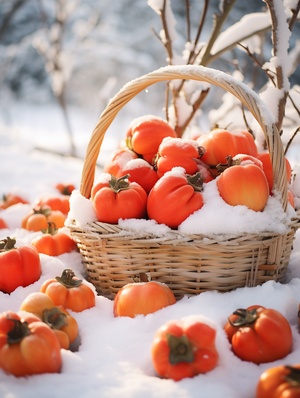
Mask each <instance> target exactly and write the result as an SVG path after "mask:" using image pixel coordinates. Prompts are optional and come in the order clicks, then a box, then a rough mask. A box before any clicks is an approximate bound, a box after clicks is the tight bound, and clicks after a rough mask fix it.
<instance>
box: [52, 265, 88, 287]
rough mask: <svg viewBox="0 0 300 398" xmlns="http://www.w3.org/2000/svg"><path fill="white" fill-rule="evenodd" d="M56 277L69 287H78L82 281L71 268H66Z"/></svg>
mask: <svg viewBox="0 0 300 398" xmlns="http://www.w3.org/2000/svg"><path fill="white" fill-rule="evenodd" d="M55 279H56V280H57V282H59V283H61V284H62V285H64V286H65V287H66V288H68V289H70V288H72V287H78V286H80V285H81V283H82V280H81V279H78V278H76V276H75V273H74V271H73V270H72V269H69V268H66V269H64V270H63V272H62V274H61V276H57V277H56V278H55Z"/></svg>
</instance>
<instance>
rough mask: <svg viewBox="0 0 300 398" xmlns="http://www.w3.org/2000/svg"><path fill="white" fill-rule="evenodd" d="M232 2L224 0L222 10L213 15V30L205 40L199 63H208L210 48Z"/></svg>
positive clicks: (233, 0)
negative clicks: (205, 43) (206, 40)
mask: <svg viewBox="0 0 300 398" xmlns="http://www.w3.org/2000/svg"><path fill="white" fill-rule="evenodd" d="M234 3H235V0H224V3H223V12H222V13H221V14H215V15H214V21H213V30H212V32H211V35H210V38H209V40H208V42H207V45H206V48H205V51H204V54H203V56H202V59H201V61H200V65H203V66H206V65H208V64H209V63H210V58H211V49H212V47H213V45H214V43H215V41H216V40H217V37H218V36H219V34H220V31H221V28H222V25H223V23H224V22H225V20H226V18H227V17H228V15H229V13H230V11H231V9H232V7H233V5H234Z"/></svg>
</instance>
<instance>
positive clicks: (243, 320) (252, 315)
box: [228, 308, 258, 327]
mask: <svg viewBox="0 0 300 398" xmlns="http://www.w3.org/2000/svg"><path fill="white" fill-rule="evenodd" d="M233 315H237V316H238V318H236V319H235V320H231V319H230V317H229V318H228V321H229V323H230V325H231V326H233V327H240V326H247V325H251V324H252V323H254V322H255V321H256V320H257V318H258V313H257V308H253V309H252V310H247V309H245V308H239V309H237V310H236V311H234V313H233Z"/></svg>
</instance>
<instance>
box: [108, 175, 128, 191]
mask: <svg viewBox="0 0 300 398" xmlns="http://www.w3.org/2000/svg"><path fill="white" fill-rule="evenodd" d="M129 177H130V175H129V174H126V175H124V176H122V177H120V178H116V177H115V176H113V175H112V176H111V180H110V181H109V186H110V188H111V189H112V190H113V191H114V192H115V193H118V192H120V191H124V190H125V189H128V188H129V184H130V182H129V181H128V178H129Z"/></svg>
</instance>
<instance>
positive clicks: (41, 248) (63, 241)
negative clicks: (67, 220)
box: [31, 223, 77, 256]
mask: <svg viewBox="0 0 300 398" xmlns="http://www.w3.org/2000/svg"><path fill="white" fill-rule="evenodd" d="M31 244H32V245H33V246H34V247H36V248H37V250H38V252H39V253H43V254H48V255H49V256H59V255H61V254H63V253H70V252H72V251H74V250H76V248H77V245H76V243H75V241H74V240H73V239H72V238H71V236H69V235H67V234H66V233H64V232H63V231H62V230H61V229H57V228H55V227H54V226H53V224H51V223H48V228H47V230H46V231H45V232H44V233H43V234H42V235H40V236H36V237H35V238H33V239H32V241H31Z"/></svg>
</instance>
